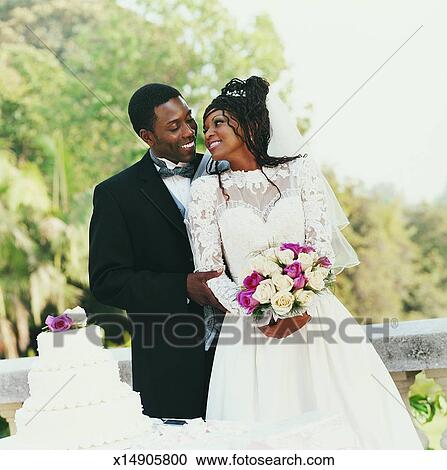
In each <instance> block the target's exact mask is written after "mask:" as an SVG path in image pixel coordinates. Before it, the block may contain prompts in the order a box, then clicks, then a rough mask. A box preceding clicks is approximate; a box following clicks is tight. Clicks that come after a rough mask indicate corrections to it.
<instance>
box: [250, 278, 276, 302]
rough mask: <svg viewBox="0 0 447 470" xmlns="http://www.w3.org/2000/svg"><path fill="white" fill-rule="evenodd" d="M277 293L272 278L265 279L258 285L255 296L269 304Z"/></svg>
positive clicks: (256, 298) (259, 300)
mask: <svg viewBox="0 0 447 470" xmlns="http://www.w3.org/2000/svg"><path fill="white" fill-rule="evenodd" d="M275 294H276V288H275V285H274V284H273V281H272V280H271V279H264V280H263V281H261V282H260V283H259V285H258V287H256V290H255V292H254V294H253V298H254V299H255V300H257V301H258V302H259V303H261V304H267V303H269V302H270V301H271V299H272V297H273V296H274V295H275Z"/></svg>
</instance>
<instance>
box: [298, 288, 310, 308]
mask: <svg viewBox="0 0 447 470" xmlns="http://www.w3.org/2000/svg"><path fill="white" fill-rule="evenodd" d="M294 295H295V299H296V300H298V302H300V303H301V304H303V305H309V303H310V301H311V300H312V299H313V297H314V295H315V293H314V292H312V291H311V290H304V289H299V290H297V291H296V292H295V294H294Z"/></svg>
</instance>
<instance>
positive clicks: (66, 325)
mask: <svg viewBox="0 0 447 470" xmlns="http://www.w3.org/2000/svg"><path fill="white" fill-rule="evenodd" d="M45 324H46V325H47V326H48V328H49V329H50V330H51V331H53V332H58V331H66V330H69V329H70V327H71V325H73V320H72V319H71V318H70V317H69V316H68V315H67V314H66V313H64V314H63V315H59V316H58V317H52V316H51V315H48V316H47V318H46V320H45Z"/></svg>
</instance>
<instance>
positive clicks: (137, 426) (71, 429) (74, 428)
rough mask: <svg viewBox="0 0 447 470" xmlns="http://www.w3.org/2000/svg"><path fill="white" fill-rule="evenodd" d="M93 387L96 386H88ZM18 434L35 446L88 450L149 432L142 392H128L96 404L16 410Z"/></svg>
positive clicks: (128, 389) (149, 427) (129, 390)
mask: <svg viewBox="0 0 447 470" xmlns="http://www.w3.org/2000/svg"><path fill="white" fill-rule="evenodd" d="M87 386H93V385H87ZM16 424H17V437H18V438H20V440H21V441H22V442H24V443H26V442H29V443H30V445H32V448H45V449H88V448H91V447H95V446H102V445H104V444H108V443H113V442H117V441H120V440H122V439H126V440H127V439H132V438H135V437H138V436H140V435H142V434H145V433H149V432H151V430H152V425H151V423H150V420H149V418H148V417H147V416H145V415H143V414H142V405H141V401H140V395H139V393H137V392H134V391H132V390H131V389H130V387H128V386H127V393H126V394H124V395H123V396H122V397H120V398H117V399H115V400H110V401H107V402H103V403H98V404H95V405H89V406H83V407H76V408H67V409H63V410H57V411H51V410H42V411H40V412H35V411H28V410H26V409H25V408H21V409H20V410H18V411H17V413H16Z"/></svg>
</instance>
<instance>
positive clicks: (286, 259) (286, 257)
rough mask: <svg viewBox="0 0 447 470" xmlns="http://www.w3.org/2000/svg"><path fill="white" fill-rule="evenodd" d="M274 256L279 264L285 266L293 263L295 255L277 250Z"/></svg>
mask: <svg viewBox="0 0 447 470" xmlns="http://www.w3.org/2000/svg"><path fill="white" fill-rule="evenodd" d="M276 256H277V257H278V260H279V262H280V263H282V264H285V265H286V266H287V265H289V264H292V263H293V258H294V256H295V254H294V253H293V251H292V250H288V249H287V250H281V249H280V248H277V250H276Z"/></svg>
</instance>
